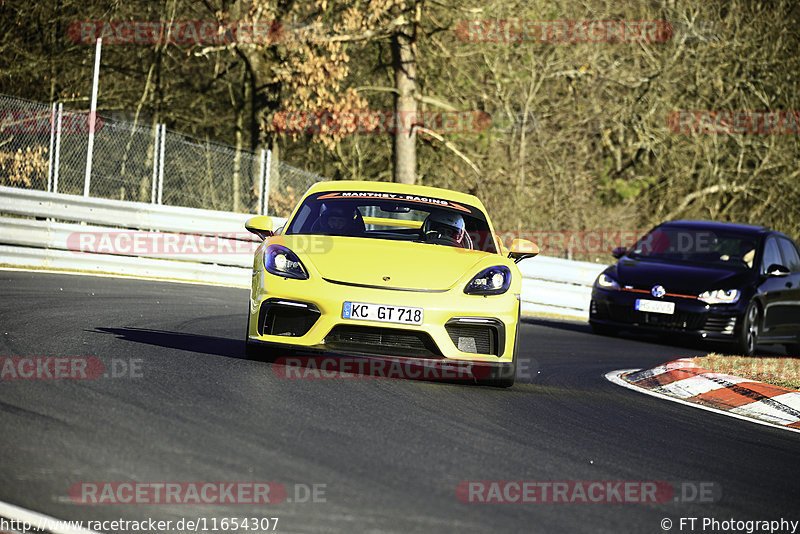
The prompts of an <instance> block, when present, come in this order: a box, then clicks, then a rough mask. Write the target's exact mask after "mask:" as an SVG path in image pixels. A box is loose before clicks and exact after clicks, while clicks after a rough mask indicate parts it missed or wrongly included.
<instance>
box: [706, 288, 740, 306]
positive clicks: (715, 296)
mask: <svg viewBox="0 0 800 534" xmlns="http://www.w3.org/2000/svg"><path fill="white" fill-rule="evenodd" d="M739 295H741V291H739V290H738V289H714V290H713V291H706V292H705V293H701V294H700V295H699V296H698V297H697V298H698V299H700V300H702V301H703V302H705V303H706V304H736V303H737V302H739Z"/></svg>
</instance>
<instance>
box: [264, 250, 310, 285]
mask: <svg viewBox="0 0 800 534" xmlns="http://www.w3.org/2000/svg"><path fill="white" fill-rule="evenodd" d="M264 268H265V269H266V270H267V272H269V273H272V274H274V275H275V276H283V277H285V278H297V279H298V280H307V279H308V271H306V268H305V266H303V262H301V261H300V258H298V257H297V255H296V254H295V253H294V252H292V251H291V250H289V249H288V248H286V247H284V246H281V245H270V246H268V247H267V250H266V251H265V252H264Z"/></svg>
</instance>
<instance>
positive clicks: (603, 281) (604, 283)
mask: <svg viewBox="0 0 800 534" xmlns="http://www.w3.org/2000/svg"><path fill="white" fill-rule="evenodd" d="M594 285H596V286H597V287H601V288H603V289H620V286H619V282H617V281H616V280H614V279H613V278H611V277H610V276H608V275H607V274H606V273H602V274H601V275H600V276H598V277H597V281H595V283H594Z"/></svg>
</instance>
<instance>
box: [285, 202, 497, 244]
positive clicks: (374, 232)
mask: <svg viewBox="0 0 800 534" xmlns="http://www.w3.org/2000/svg"><path fill="white" fill-rule="evenodd" d="M284 233H285V234H287V235H291V234H316V235H342V236H350V237H363V238H370V239H388V240H393V241H414V242H419V243H429V244H432V245H442V246H450V247H457V248H466V249H471V250H481V251H484V252H492V253H495V252H497V249H496V247H495V242H494V238H493V236H492V234H491V232H490V230H489V223H488V222H487V221H486V217H485V216H484V214H483V212H482V211H481V210H479V209H477V208H474V207H472V206H468V205H465V204H460V203H456V202H452V201H449V200H443V199H438V198H432V197H421V196H417V195H407V194H400V193H375V192H359V191H354V192H349V191H337V192H327V193H316V194H313V195H309V196H308V197H307V198H306V199H305V200H304V201H303V203H302V204H301V205H300V207H299V208H298V210H297V213H296V214H295V216H294V217H293V218H292V220H291V222H290V223H289V226H288V227H287V228H286V231H285V232H284Z"/></svg>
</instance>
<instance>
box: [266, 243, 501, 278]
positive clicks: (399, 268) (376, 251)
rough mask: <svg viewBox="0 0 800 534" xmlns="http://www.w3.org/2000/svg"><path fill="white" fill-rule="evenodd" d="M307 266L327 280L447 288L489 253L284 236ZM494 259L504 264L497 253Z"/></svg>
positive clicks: (419, 245) (471, 272) (469, 273)
mask: <svg viewBox="0 0 800 534" xmlns="http://www.w3.org/2000/svg"><path fill="white" fill-rule="evenodd" d="M282 237H283V243H282V244H284V246H287V247H289V248H290V249H291V250H293V251H294V252H295V253H296V254H298V256H299V257H300V259H301V260H302V261H303V263H305V264H308V263H310V264H311V265H307V267H309V268H312V269H314V270H316V271H317V272H318V274H319V275H320V276H321V277H322V278H325V279H327V280H329V281H332V282H340V283H346V284H357V285H368V286H377V287H385V288H387V289H389V288H394V289H409V290H420V291H424V290H433V291H435V290H447V289H450V288H451V287H453V286H454V285H455V284H456V283H457V282H458V281H459V279H461V278H462V277H464V276H465V275H470V278H471V276H474V275H475V274H477V271H476V272H473V271H475V270H476V269H477V264H478V263H480V262H481V260H484V259H485V258H486V257H487V256H497V255H495V254H490V253H487V252H481V251H475V250H465V249H461V248H455V247H447V246H442V245H432V244H427V243H413V242H406V241H391V240H385V239H371V238H357V237H343V236H312V235H290V236H282ZM497 259H498V260H499V261H498V263H503V262H502V260H501V258H500V257H499V256H498V257H497Z"/></svg>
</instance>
